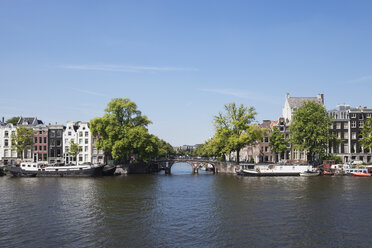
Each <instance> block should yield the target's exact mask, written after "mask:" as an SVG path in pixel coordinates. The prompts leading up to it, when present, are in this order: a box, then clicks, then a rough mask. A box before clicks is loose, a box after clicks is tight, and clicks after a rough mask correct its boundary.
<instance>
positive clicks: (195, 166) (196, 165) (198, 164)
mask: <svg viewBox="0 0 372 248" xmlns="http://www.w3.org/2000/svg"><path fill="white" fill-rule="evenodd" d="M178 163H187V164H189V165H190V166H191V167H192V173H195V174H196V173H199V169H201V168H202V167H204V166H208V165H211V166H212V172H213V173H216V172H217V167H216V164H215V162H214V161H208V160H207V161H206V160H195V159H174V160H169V161H167V162H166V163H165V166H164V170H165V174H171V170H172V167H173V165H175V164H178Z"/></svg>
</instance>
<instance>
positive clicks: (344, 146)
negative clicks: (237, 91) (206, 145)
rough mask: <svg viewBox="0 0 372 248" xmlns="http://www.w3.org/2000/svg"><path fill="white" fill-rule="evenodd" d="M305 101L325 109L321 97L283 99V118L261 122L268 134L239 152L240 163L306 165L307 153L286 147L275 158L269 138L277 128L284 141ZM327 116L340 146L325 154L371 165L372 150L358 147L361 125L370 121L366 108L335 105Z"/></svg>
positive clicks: (232, 158)
mask: <svg viewBox="0 0 372 248" xmlns="http://www.w3.org/2000/svg"><path fill="white" fill-rule="evenodd" d="M307 101H314V102H317V103H320V104H322V105H324V95H323V94H318V95H317V96H316V97H292V96H290V95H289V94H287V95H286V98H285V102H284V107H283V111H282V115H281V116H280V117H279V118H278V119H277V120H276V121H270V120H264V121H263V122H262V123H261V124H260V126H261V127H262V128H266V129H267V130H268V132H267V134H266V136H265V137H264V138H263V140H262V141H261V142H259V143H258V144H256V145H252V146H246V147H245V148H243V149H242V150H241V152H240V160H241V161H243V162H244V161H246V162H253V161H254V162H256V163H259V162H269V163H270V162H271V163H272V162H275V161H281V160H282V161H283V160H284V161H287V162H294V163H305V162H306V161H307V154H306V151H299V150H296V149H295V148H294V147H293V146H291V145H289V146H288V149H287V150H286V151H285V152H284V153H282V154H274V153H273V152H271V149H270V135H271V132H272V130H273V127H275V126H276V127H278V129H279V131H280V132H282V133H283V134H284V136H285V137H286V138H287V137H288V135H289V126H290V124H291V121H292V117H293V114H294V111H296V109H298V108H299V107H301V106H302V104H304V103H305V102H307ZM328 114H329V115H330V116H331V117H332V122H333V123H332V126H331V127H330V129H331V131H332V132H333V133H334V134H335V135H336V136H337V137H339V138H340V139H341V140H342V141H343V142H342V143H340V144H337V145H334V146H329V148H328V152H329V153H330V154H335V155H337V156H340V157H341V158H342V159H343V162H345V163H347V162H350V161H355V160H359V161H363V162H365V163H371V162H372V151H371V149H365V148H363V146H362V144H361V143H360V139H361V130H362V128H363V125H364V122H365V121H366V120H367V119H368V118H371V117H372V109H368V108H367V107H351V106H350V105H346V104H343V105H338V106H337V108H335V109H333V110H329V111H328ZM227 160H230V161H233V160H234V161H235V160H236V153H231V154H230V155H229V156H228V157H227Z"/></svg>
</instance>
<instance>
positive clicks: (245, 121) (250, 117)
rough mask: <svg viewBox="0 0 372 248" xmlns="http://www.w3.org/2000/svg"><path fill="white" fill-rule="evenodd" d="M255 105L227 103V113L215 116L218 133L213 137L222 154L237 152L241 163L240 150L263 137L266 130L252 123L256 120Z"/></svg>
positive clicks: (237, 157)
mask: <svg viewBox="0 0 372 248" xmlns="http://www.w3.org/2000/svg"><path fill="white" fill-rule="evenodd" d="M256 114H257V113H256V112H255V109H254V107H249V108H248V107H245V106H244V105H243V104H241V105H240V106H239V107H237V106H236V104H235V103H230V104H226V105H225V113H219V114H218V115H217V116H215V118H214V123H215V127H216V135H215V137H214V138H213V139H212V140H213V142H212V144H213V143H214V144H215V145H216V146H217V147H218V148H217V149H216V150H217V151H218V152H219V153H220V154H221V153H222V154H227V153H230V152H232V151H235V152H236V153H237V156H236V162H237V163H239V161H240V158H239V155H240V150H241V149H242V148H243V147H245V146H247V145H252V144H254V143H255V142H257V141H259V140H261V139H262V137H263V134H264V130H263V129H262V128H260V127H259V126H258V125H255V124H252V122H253V121H254V120H255V115H256Z"/></svg>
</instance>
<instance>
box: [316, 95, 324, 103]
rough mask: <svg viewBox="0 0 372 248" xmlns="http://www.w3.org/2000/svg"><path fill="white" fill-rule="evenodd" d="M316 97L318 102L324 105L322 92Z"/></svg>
mask: <svg viewBox="0 0 372 248" xmlns="http://www.w3.org/2000/svg"><path fill="white" fill-rule="evenodd" d="M316 98H318V99H319V100H320V102H321V103H322V104H323V105H324V94H318V95H317V96H316Z"/></svg>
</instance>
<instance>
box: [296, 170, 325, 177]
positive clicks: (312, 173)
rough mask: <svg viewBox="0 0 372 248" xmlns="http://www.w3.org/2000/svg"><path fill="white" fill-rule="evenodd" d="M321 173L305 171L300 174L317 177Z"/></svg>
mask: <svg viewBox="0 0 372 248" xmlns="http://www.w3.org/2000/svg"><path fill="white" fill-rule="evenodd" d="M319 175H320V171H310V170H309V171H305V172H302V173H300V176H302V177H316V176H319Z"/></svg>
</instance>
